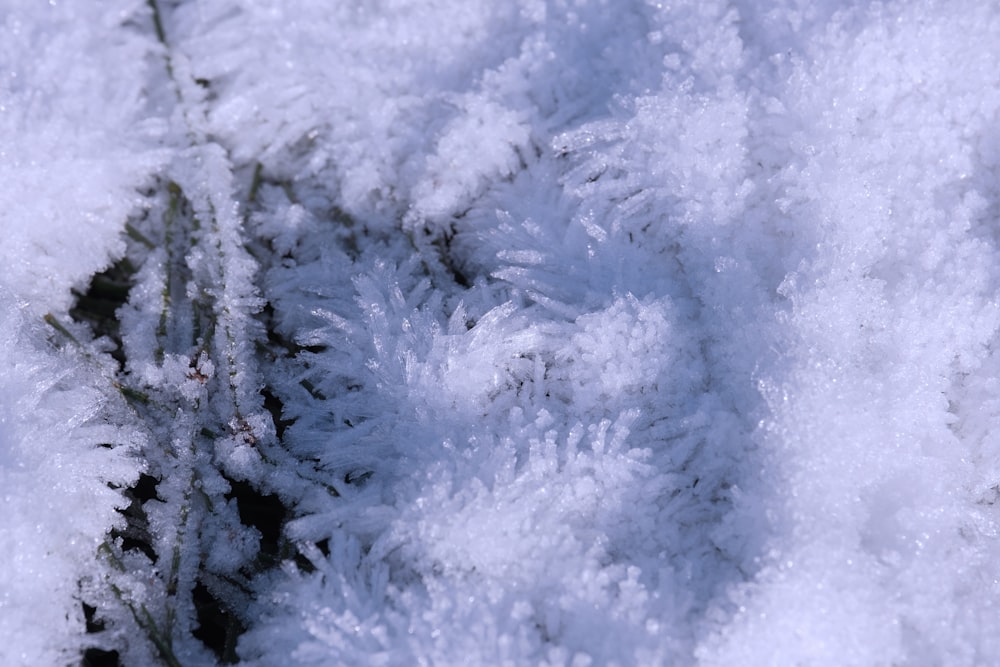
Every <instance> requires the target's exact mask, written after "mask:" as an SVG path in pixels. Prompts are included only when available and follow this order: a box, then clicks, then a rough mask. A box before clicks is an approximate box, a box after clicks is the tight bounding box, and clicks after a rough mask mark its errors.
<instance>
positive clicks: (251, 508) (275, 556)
mask: <svg viewBox="0 0 1000 667" xmlns="http://www.w3.org/2000/svg"><path fill="white" fill-rule="evenodd" d="M229 485H230V487H231V490H230V492H229V493H227V494H226V498H227V499H229V500H232V499H234V498H235V499H236V506H237V508H238V509H239V512H240V521H241V522H242V523H243V524H244V525H246V526H253V527H254V528H256V529H257V530H258V531H260V535H261V537H260V554H259V556H258V559H259V560H260V561H263V562H264V563H276V562H277V561H278V560H279V553H280V547H281V531H282V527H283V526H284V524H285V518H286V517H287V516H288V508H287V507H285V505H284V503H282V502H281V499H280V498H278V496H276V495H273V494H271V495H265V494H263V493H261V492H260V491H258V490H257V489H255V488H254V487H253V486H252V485H251V484H250V483H248V482H238V481H233V480H230V481H229Z"/></svg>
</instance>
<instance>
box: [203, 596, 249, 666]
mask: <svg viewBox="0 0 1000 667" xmlns="http://www.w3.org/2000/svg"><path fill="white" fill-rule="evenodd" d="M191 597H192V599H193V600H194V607H195V612H196V614H197V616H198V628H197V629H195V630H194V631H192V633H191V634H192V635H194V636H195V637H196V638H197V639H198V640H199V641H200V642H201V643H203V644H204V645H205V646H207V647H208V648H209V649H211V651H212V652H213V653H215V655H216V657H217V658H218V659H219V661H220V662H222V663H223V664H230V665H231V664H235V663H237V662H239V657H238V656H237V655H236V640H237V639H238V638H239V636H240V635H242V634H243V633H244V632H246V628H245V627H244V626H243V624H242V623H241V622H240V621H239V619H238V618H237V617H236V615H235V614H233V613H232V612H231V611H229V610H228V609H227V608H226V605H224V604H223V603H222V602H221V601H219V600H218V599H217V598H216V597H215V596H214V595H212V592H211V591H210V590H209V589H208V587H207V586H205V584H203V583H202V582H200V581H199V582H198V583H197V584H195V587H194V590H193V591H192V592H191Z"/></svg>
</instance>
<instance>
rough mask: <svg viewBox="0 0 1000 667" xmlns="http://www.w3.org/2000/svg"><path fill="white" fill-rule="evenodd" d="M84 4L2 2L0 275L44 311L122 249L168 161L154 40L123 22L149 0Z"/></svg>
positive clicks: (60, 305)
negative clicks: (154, 100) (147, 190)
mask: <svg viewBox="0 0 1000 667" xmlns="http://www.w3.org/2000/svg"><path fill="white" fill-rule="evenodd" d="M77 4H78V3H65V4H63V3H50V5H49V6H45V7H43V6H41V5H39V3H37V2H32V1H31V0H11V2H5V3H4V7H3V9H2V10H0V137H2V140H0V182H2V183H3V188H2V189H0V229H2V230H3V243H2V244H0V265H2V266H3V275H2V276H0V280H2V281H3V282H5V283H7V285H8V287H9V288H10V289H12V290H14V291H15V292H17V293H18V294H20V295H21V296H22V297H23V298H25V299H28V300H29V301H30V306H31V308H32V309H33V310H35V311H36V312H40V313H44V312H46V311H48V310H60V309H65V308H66V307H68V306H69V305H70V302H71V299H70V294H69V291H68V288H69V287H79V288H83V287H86V284H87V280H88V279H89V278H90V276H91V275H92V274H93V273H95V272H96V271H100V270H102V269H104V268H106V267H107V266H108V264H110V260H111V259H112V258H113V257H114V256H120V255H121V254H122V253H123V252H124V249H125V246H124V243H123V241H122V238H121V232H122V229H123V225H124V223H125V219H126V217H127V216H128V215H129V213H130V212H132V211H133V210H134V209H136V207H137V206H138V205H139V202H140V200H139V197H138V195H137V193H136V190H135V189H136V187H137V186H140V185H142V184H143V183H144V182H145V181H147V180H148V179H149V176H150V173H151V171H152V170H153V169H154V168H155V166H156V164H157V163H158V161H159V159H161V158H159V157H158V154H157V151H156V150H155V143H154V140H155V137H156V135H157V134H158V133H159V132H160V130H161V123H158V122H157V121H156V120H155V119H153V118H148V117H147V115H146V112H145V108H144V107H145V105H146V101H145V99H144V91H143V88H144V86H145V84H146V79H147V76H148V73H147V71H146V66H145V62H146V56H147V55H148V54H149V53H150V51H151V49H152V47H153V44H154V42H152V41H151V40H150V39H149V38H148V35H144V34H141V33H140V32H138V31H135V30H133V29H130V27H129V26H127V25H125V21H126V19H127V18H128V17H129V16H130V15H131V14H133V13H134V11H135V8H136V6H137V5H138V6H141V5H142V3H141V2H138V1H137V0H116V1H115V2H110V3H101V4H100V5H92V6H85V5H80V6H77Z"/></svg>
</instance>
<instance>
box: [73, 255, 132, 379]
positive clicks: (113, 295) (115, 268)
mask: <svg viewBox="0 0 1000 667" xmlns="http://www.w3.org/2000/svg"><path fill="white" fill-rule="evenodd" d="M135 271H136V269H135V267H134V266H132V263H131V262H129V260H128V259H127V258H123V259H121V260H119V261H118V262H116V263H115V264H114V265H112V266H111V267H110V268H109V269H107V270H105V271H102V272H101V273H97V274H95V275H94V276H93V277H92V278H91V279H90V284H89V285H88V286H87V291H86V292H82V293H81V292H79V291H77V290H73V296H74V297H75V298H76V302H75V303H74V305H73V307H72V308H70V311H69V314H70V316H71V317H72V318H73V319H74V320H75V321H77V322H80V323H82V324H87V325H89V326H90V328H91V330H92V331H93V332H94V336H95V337H102V336H106V337H107V338H109V339H110V340H111V341H113V342H114V344H115V347H114V349H113V350H111V356H112V357H114V359H115V361H117V362H118V364H119V367H122V368H123V367H124V365H125V355H124V352H123V351H122V340H121V331H120V324H119V322H118V316H117V311H118V309H119V308H120V307H122V306H123V305H125V302H126V301H127V300H128V293H129V290H130V289H132V284H133V280H132V277H133V276H134V275H135Z"/></svg>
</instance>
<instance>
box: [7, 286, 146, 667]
mask: <svg viewBox="0 0 1000 667" xmlns="http://www.w3.org/2000/svg"><path fill="white" fill-rule="evenodd" d="M0 305H2V309H0V369H2V372H0V489H2V494H3V513H2V515H0V551H2V553H3V554H4V567H3V569H2V571H0V637H3V638H4V641H3V642H2V643H0V662H2V663H3V664H5V665H59V664H70V663H72V662H76V661H78V660H79V648H80V646H81V645H82V643H83V642H84V636H83V635H84V614H83V607H82V606H81V601H80V588H81V585H82V586H84V587H86V586H89V585H93V584H94V583H95V582H94V579H95V578H97V577H98V576H100V573H101V571H102V570H101V568H100V567H99V566H98V565H97V563H96V558H97V552H98V547H99V546H100V545H101V544H102V542H104V540H105V537H106V533H107V531H108V529H109V528H110V527H111V526H120V525H121V524H122V523H123V522H122V520H121V518H120V517H119V516H118V515H117V514H116V513H115V509H116V508H121V507H123V506H124V505H125V504H127V503H125V502H123V499H122V497H121V495H120V494H119V493H118V491H116V490H115V489H119V488H121V487H124V486H127V485H129V484H131V483H132V482H134V481H135V479H136V478H137V477H138V469H139V465H138V462H137V461H136V459H135V457H134V453H135V451H134V450H135V445H137V444H138V442H139V434H138V433H136V432H135V431H134V430H132V429H129V428H127V427H122V426H120V425H116V423H115V422H116V421H117V422H118V424H120V423H121V421H122V420H123V414H122V412H123V410H124V406H123V405H122V401H121V397H120V396H117V395H116V394H114V393H112V394H110V395H108V393H107V390H109V389H110V385H109V383H108V378H107V377H106V373H105V371H104V370H102V369H101V368H99V367H95V366H94V364H93V362H92V361H91V360H89V359H86V358H81V357H80V356H79V355H76V354H72V353H69V352H65V353H54V352H52V351H50V350H46V349H44V345H45V343H44V342H42V343H41V345H40V344H39V339H41V341H44V335H43V332H42V331H40V327H39V326H37V325H36V326H31V325H29V324H27V323H26V321H25V320H26V318H25V316H24V313H23V312H22V311H23V310H25V309H24V307H23V306H22V305H21V304H19V303H18V302H17V301H16V300H15V299H14V298H13V297H12V296H11V295H10V294H9V293H8V292H6V291H0Z"/></svg>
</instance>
